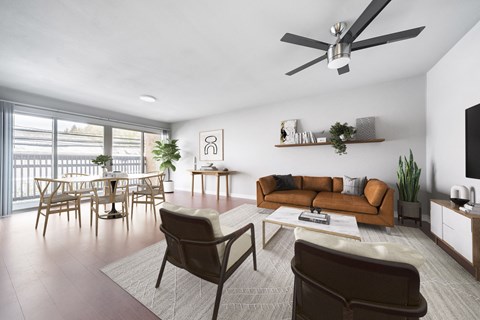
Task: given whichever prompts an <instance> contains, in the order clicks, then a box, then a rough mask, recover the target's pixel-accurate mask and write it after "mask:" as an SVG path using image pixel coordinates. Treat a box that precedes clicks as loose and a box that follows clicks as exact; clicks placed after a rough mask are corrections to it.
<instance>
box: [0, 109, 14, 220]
mask: <svg viewBox="0 0 480 320" xmlns="http://www.w3.org/2000/svg"><path fill="white" fill-rule="evenodd" d="M12 159H13V104H12V103H10V102H6V101H1V100H0V216H6V215H9V214H11V213H12V166H13V163H12Z"/></svg>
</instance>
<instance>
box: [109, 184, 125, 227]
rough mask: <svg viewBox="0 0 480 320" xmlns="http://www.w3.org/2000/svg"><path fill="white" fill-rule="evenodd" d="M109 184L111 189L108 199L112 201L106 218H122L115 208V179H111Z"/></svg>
mask: <svg viewBox="0 0 480 320" xmlns="http://www.w3.org/2000/svg"><path fill="white" fill-rule="evenodd" d="M110 184H111V185H112V190H111V193H110V199H111V201H112V209H111V210H110V211H109V212H108V213H107V219H118V218H122V217H123V215H122V213H120V212H118V211H117V208H115V192H116V190H115V187H116V185H117V181H116V180H112V181H110Z"/></svg>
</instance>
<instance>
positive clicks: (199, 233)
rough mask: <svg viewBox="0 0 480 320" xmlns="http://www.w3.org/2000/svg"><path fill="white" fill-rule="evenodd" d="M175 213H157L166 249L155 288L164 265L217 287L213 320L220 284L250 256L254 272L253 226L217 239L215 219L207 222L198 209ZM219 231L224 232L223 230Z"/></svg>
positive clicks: (166, 211)
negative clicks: (182, 270) (169, 264)
mask: <svg viewBox="0 0 480 320" xmlns="http://www.w3.org/2000/svg"><path fill="white" fill-rule="evenodd" d="M207 210H208V209H207ZM176 211H177V212H173V211H170V210H166V209H163V208H162V209H160V216H161V219H162V225H161V226H160V230H161V231H162V232H163V233H165V237H166V241H167V249H166V251H165V256H164V258H163V262H162V266H161V268H160V273H159V275H158V279H157V283H156V285H155V288H158V287H159V286H160V281H161V280H162V275H163V271H164V270H165V264H166V262H167V261H168V262H170V263H171V264H173V265H175V266H176V267H178V268H182V269H185V270H187V271H188V272H190V273H192V274H194V275H196V276H197V277H199V278H201V279H204V280H206V281H209V282H212V283H215V284H217V285H218V287H217V295H216V299H215V305H214V309H213V316H212V319H213V320H215V319H217V315H218V309H219V306H220V300H221V297H222V289H223V284H224V283H225V281H227V280H228V278H230V276H231V275H232V274H233V273H234V272H235V270H237V269H238V267H240V265H241V264H242V263H243V261H245V259H247V257H248V256H249V255H250V254H253V269H254V270H257V260H256V250H255V229H254V226H253V224H251V223H250V224H248V225H246V226H244V227H243V228H240V229H238V230H232V232H230V230H229V231H228V234H227V235H225V236H218V232H219V229H220V226H219V224H218V217H217V218H216V219H215V217H214V218H213V219H209V217H208V214H206V215H203V214H202V212H201V209H200V210H192V209H190V211H188V209H187V212H185V210H182V209H180V210H176ZM179 212H182V213H179ZM210 212H211V211H210ZM217 215H218V213H217ZM222 229H223V230H225V228H224V227H222ZM215 233H217V235H215Z"/></svg>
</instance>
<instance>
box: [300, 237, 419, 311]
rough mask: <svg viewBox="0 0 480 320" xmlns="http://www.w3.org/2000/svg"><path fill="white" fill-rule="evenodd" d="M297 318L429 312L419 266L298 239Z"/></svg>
mask: <svg viewBox="0 0 480 320" xmlns="http://www.w3.org/2000/svg"><path fill="white" fill-rule="evenodd" d="M292 270H293V273H294V274H295V285H294V296H293V315H292V319H299V320H320V319H328V320H335V319H342V320H343V319H348V320H376V319H378V320H380V319H381V320H399V319H409V320H413V319H418V318H419V317H422V316H424V315H425V314H426V313H427V302H426V300H425V299H424V297H423V296H422V295H421V293H420V291H419V290H420V289H419V287H420V276H419V274H418V271H417V269H416V268H415V267H414V266H412V265H410V264H407V263H401V262H393V261H385V260H378V259H372V258H368V257H362V256H358V255H353V254H349V253H345V252H340V251H337V250H333V249H330V248H326V247H322V246H319V245H316V244H313V243H310V242H307V241H304V240H297V241H296V242H295V257H294V258H293V259H292Z"/></svg>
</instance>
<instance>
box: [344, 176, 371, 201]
mask: <svg viewBox="0 0 480 320" xmlns="http://www.w3.org/2000/svg"><path fill="white" fill-rule="evenodd" d="M366 183H367V177H359V178H350V177H348V176H343V191H342V193H343V194H351V195H355V196H361V195H362V194H363V189H365V184H366Z"/></svg>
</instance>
